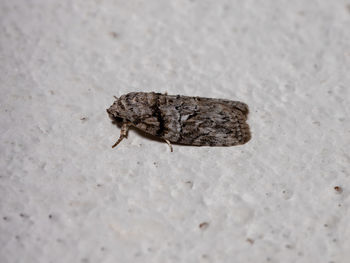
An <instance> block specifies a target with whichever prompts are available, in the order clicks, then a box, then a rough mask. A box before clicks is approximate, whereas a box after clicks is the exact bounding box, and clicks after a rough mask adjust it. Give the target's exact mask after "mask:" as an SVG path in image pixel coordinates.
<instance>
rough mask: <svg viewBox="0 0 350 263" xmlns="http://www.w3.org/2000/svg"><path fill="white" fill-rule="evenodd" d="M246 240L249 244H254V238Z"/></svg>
mask: <svg viewBox="0 0 350 263" xmlns="http://www.w3.org/2000/svg"><path fill="white" fill-rule="evenodd" d="M246 241H247V242H248V243H249V244H251V245H253V244H254V239H251V238H247V239H246Z"/></svg>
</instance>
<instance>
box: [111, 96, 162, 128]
mask: <svg viewBox="0 0 350 263" xmlns="http://www.w3.org/2000/svg"><path fill="white" fill-rule="evenodd" d="M156 103H157V100H156V98H155V96H154V94H151V93H142V92H131V93H128V94H125V95H122V96H121V97H120V98H119V99H117V100H116V101H115V102H114V103H113V105H112V106H111V107H110V108H109V109H108V110H107V111H108V113H109V114H111V115H112V116H113V117H114V118H121V119H123V120H125V121H128V122H132V123H137V122H139V120H142V119H145V118H147V117H149V116H152V114H153V113H154V107H155V106H156Z"/></svg>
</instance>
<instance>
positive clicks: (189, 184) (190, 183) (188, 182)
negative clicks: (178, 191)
mask: <svg viewBox="0 0 350 263" xmlns="http://www.w3.org/2000/svg"><path fill="white" fill-rule="evenodd" d="M185 184H187V185H188V186H189V187H190V188H192V187H193V182H192V181H187V182H186V183H185Z"/></svg>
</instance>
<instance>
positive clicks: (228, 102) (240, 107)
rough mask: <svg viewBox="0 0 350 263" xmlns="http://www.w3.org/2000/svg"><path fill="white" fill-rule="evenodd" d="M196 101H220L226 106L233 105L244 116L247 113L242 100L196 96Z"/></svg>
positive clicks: (245, 105) (246, 107)
mask: <svg viewBox="0 0 350 263" xmlns="http://www.w3.org/2000/svg"><path fill="white" fill-rule="evenodd" d="M196 99H197V100H198V101H202V102H205V103H220V104H224V105H227V106H228V107H233V108H236V109H238V110H240V111H241V112H242V113H243V114H244V115H245V116H247V115H248V113H249V108H248V105H247V104H245V103H244V102H240V101H233V100H223V99H211V98H202V97H196Z"/></svg>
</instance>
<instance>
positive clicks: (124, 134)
mask: <svg viewBox="0 0 350 263" xmlns="http://www.w3.org/2000/svg"><path fill="white" fill-rule="evenodd" d="M130 125H131V123H128V122H124V123H123V126H122V129H121V131H120V136H119V139H118V141H116V143H115V144H113V146H112V148H114V147H116V146H117V145H118V144H119V143H120V142H121V141H122V140H123V139H124V138H126V137H127V136H128V130H129V127H130Z"/></svg>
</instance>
